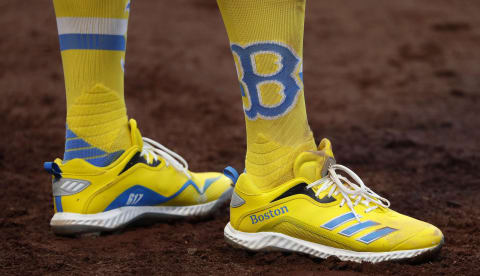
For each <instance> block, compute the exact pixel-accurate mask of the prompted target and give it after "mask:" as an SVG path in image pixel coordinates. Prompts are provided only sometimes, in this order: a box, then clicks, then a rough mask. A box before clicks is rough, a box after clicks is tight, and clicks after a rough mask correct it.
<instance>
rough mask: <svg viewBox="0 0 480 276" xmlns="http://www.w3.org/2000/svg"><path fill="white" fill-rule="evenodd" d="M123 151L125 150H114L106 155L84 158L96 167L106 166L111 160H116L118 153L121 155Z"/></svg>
mask: <svg viewBox="0 0 480 276" xmlns="http://www.w3.org/2000/svg"><path fill="white" fill-rule="evenodd" d="M124 152H125V151H124V150H119V151H116V152H112V153H109V154H107V155H106V156H102V157H98V158H93V159H86V160H85V161H87V162H88V163H90V164H92V165H94V166H97V167H106V166H108V165H110V164H112V163H113V161H115V160H117V159H118V157H120V155H122V154H123V153H124Z"/></svg>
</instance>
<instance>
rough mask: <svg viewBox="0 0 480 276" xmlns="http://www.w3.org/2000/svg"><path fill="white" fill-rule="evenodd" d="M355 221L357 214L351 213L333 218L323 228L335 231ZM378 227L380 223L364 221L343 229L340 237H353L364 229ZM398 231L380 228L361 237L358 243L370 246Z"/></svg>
mask: <svg viewBox="0 0 480 276" xmlns="http://www.w3.org/2000/svg"><path fill="white" fill-rule="evenodd" d="M354 219H355V214H353V213H352V212H350V213H346V214H343V215H340V216H338V217H336V218H333V219H331V220H329V221H328V222H326V223H324V224H323V225H322V227H323V228H325V229H327V230H330V231H332V230H334V229H336V228H338V227H340V226H342V225H344V224H345V223H347V222H349V221H352V220H354ZM376 225H379V223H378V222H375V221H371V220H367V221H364V222H359V223H356V224H354V225H352V226H349V227H347V228H345V229H343V230H342V231H340V232H339V234H340V235H344V236H346V237H351V236H353V235H355V234H356V233H358V232H360V231H362V230H364V229H367V228H369V227H373V226H376ZM395 231H397V229H394V228H391V227H383V228H380V229H377V230H374V231H372V232H369V233H367V234H365V235H363V236H361V237H359V238H358V239H357V241H359V242H363V243H365V244H369V243H371V242H373V241H376V240H378V239H380V238H382V237H385V236H386V235H388V234H390V233H392V232H395Z"/></svg>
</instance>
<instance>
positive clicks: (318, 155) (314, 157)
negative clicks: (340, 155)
mask: <svg viewBox="0 0 480 276" xmlns="http://www.w3.org/2000/svg"><path fill="white" fill-rule="evenodd" d="M333 164H335V158H334V157H333V151H332V144H331V143H330V141H329V140H328V139H326V138H324V139H323V140H322V141H321V142H320V144H319V145H318V150H317V151H306V152H303V153H301V154H300V155H298V156H297V158H296V159H295V163H294V165H293V172H294V174H295V177H303V178H306V179H307V180H308V181H310V182H313V181H316V180H318V179H320V178H322V177H324V176H326V175H327V170H328V167H329V166H331V165H333Z"/></svg>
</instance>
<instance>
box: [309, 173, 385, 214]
mask: <svg viewBox="0 0 480 276" xmlns="http://www.w3.org/2000/svg"><path fill="white" fill-rule="evenodd" d="M337 171H342V172H344V173H346V174H347V175H348V176H350V177H351V178H352V179H353V181H354V182H352V181H350V179H349V178H347V177H345V176H343V175H340V174H338V173H337ZM316 186H319V188H318V189H317V191H316V193H315V196H317V197H318V195H319V194H320V193H321V192H323V191H326V190H327V189H330V191H329V193H328V196H329V197H331V196H332V195H335V196H336V195H338V194H341V195H342V197H343V199H342V201H341V203H340V207H342V206H343V205H344V204H345V203H346V204H347V206H348V207H349V208H350V210H351V211H352V213H353V214H354V215H355V218H356V219H357V220H358V221H359V222H360V218H361V216H360V215H359V214H358V213H357V212H356V211H355V207H356V206H357V205H358V204H363V205H365V206H366V207H367V209H365V213H368V212H370V211H372V210H375V209H377V208H378V206H382V207H385V208H388V207H390V201H388V200H387V199H386V198H384V197H381V196H379V195H378V194H376V193H375V192H373V191H372V190H371V189H370V188H368V187H367V186H366V185H365V184H364V183H363V181H362V179H360V177H359V176H358V175H357V174H356V173H354V172H353V171H352V170H350V169H349V168H347V167H345V166H342V165H337V164H335V165H331V166H330V167H329V168H328V174H327V175H326V176H325V177H323V178H320V179H319V180H316V181H314V182H312V183H311V184H310V185H308V186H307V189H311V188H313V187H316ZM371 203H372V206H370V205H371Z"/></svg>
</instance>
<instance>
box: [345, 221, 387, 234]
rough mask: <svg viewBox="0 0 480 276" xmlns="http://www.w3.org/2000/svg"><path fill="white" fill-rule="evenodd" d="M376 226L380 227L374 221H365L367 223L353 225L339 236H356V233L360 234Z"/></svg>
mask: <svg viewBox="0 0 480 276" xmlns="http://www.w3.org/2000/svg"><path fill="white" fill-rule="evenodd" d="M375 225H378V223H376V222H374V221H371V220H368V221H365V222H360V223H357V224H355V225H352V226H350V227H348V228H345V229H343V230H342V231H341V232H340V233H339V234H342V235H344V236H347V237H350V236H352V235H354V234H355V233H358V232H360V231H362V230H363V229H365V228H368V227H372V226H375Z"/></svg>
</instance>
